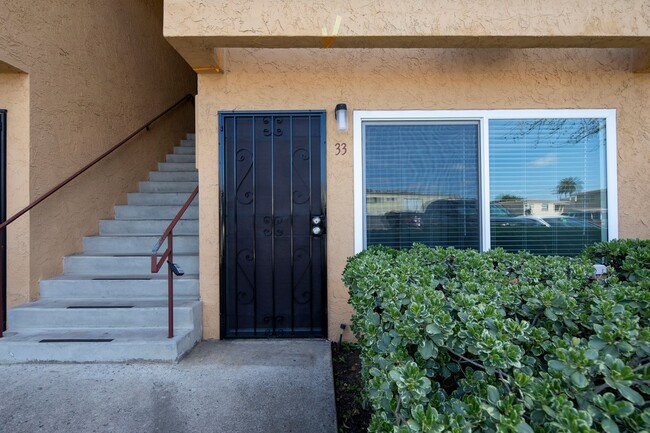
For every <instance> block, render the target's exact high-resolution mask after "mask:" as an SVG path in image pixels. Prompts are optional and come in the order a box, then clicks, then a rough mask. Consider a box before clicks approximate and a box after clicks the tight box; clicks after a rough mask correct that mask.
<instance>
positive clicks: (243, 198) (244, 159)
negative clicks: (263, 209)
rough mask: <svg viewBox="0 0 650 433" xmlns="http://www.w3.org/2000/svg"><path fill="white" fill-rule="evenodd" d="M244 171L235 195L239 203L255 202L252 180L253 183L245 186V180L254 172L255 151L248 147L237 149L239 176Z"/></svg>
mask: <svg viewBox="0 0 650 433" xmlns="http://www.w3.org/2000/svg"><path fill="white" fill-rule="evenodd" d="M242 172H243V173H244V174H243V176H241V178H239V179H238V181H237V190H236V191H235V195H236V197H237V201H238V202H239V203H241V204H251V203H253V197H254V194H253V191H252V190H251V186H252V182H250V184H251V185H249V187H248V188H244V187H243V185H244V182H245V181H246V180H248V179H249V177H251V176H252V172H253V152H251V151H250V150H248V149H240V150H238V151H237V174H238V175H237V177H239V173H242Z"/></svg>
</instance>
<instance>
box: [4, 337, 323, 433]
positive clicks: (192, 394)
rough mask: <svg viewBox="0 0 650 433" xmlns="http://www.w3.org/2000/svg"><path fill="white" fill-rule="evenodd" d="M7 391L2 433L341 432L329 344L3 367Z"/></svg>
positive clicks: (216, 348)
mask: <svg viewBox="0 0 650 433" xmlns="http://www.w3.org/2000/svg"><path fill="white" fill-rule="evenodd" d="M0 392H1V393H2V395H1V396H0V432H12V433H22V432H30V433H31V432H47V433H54V432H66V433H73V432H84V433H90V432H129V433H131V432H175V433H176V432H178V433H181V432H188V433H189V432H193V433H194V432H224V433H226V432H227V433H239V432H242V433H255V432H265V433H275V432H278V433H287V432H296V433H303V432H304V433H320V432H326V433H335V432H336V410H335V403H334V386H333V381H332V361H331V355H330V346H329V343H328V342H326V341H322V340H321V341H319V340H293V341H289V340H264V341H250V340H248V341H242V340H239V341H218V342H203V343H201V344H199V346H197V347H196V348H195V349H194V350H193V351H192V352H191V353H190V355H189V356H188V357H187V358H185V359H184V360H182V361H181V362H180V363H178V364H147V363H141V364H140V363H137V364H22V365H0Z"/></svg>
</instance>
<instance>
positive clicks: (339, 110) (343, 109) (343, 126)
mask: <svg viewBox="0 0 650 433" xmlns="http://www.w3.org/2000/svg"><path fill="white" fill-rule="evenodd" d="M334 117H335V118H336V129H337V130H338V131H341V132H345V131H347V130H348V107H347V105H345V104H337V105H336V108H335V110H334Z"/></svg>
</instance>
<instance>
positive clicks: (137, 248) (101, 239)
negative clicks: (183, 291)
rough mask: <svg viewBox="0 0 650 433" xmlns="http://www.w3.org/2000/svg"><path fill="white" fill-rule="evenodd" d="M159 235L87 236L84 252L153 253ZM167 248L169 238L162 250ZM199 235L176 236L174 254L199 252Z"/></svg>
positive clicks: (84, 241) (116, 253)
mask: <svg viewBox="0 0 650 433" xmlns="http://www.w3.org/2000/svg"><path fill="white" fill-rule="evenodd" d="M159 238H160V237H159V236H87V237H85V238H84V240H83V243H84V254H107V255H108V254H115V255H124V254H135V255H138V254H151V250H152V249H153V246H154V245H155V244H156V242H158V239H159ZM165 248H167V240H165V242H164V243H163V245H162V247H161V248H160V251H164V250H165ZM198 253H199V237H198V235H197V236H174V254H198Z"/></svg>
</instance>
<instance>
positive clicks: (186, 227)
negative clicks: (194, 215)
mask: <svg viewBox="0 0 650 433" xmlns="http://www.w3.org/2000/svg"><path fill="white" fill-rule="evenodd" d="M168 226H169V221H164V220H102V221H100V222H99V234H100V235H131V234H135V235H152V236H157V235H162V233H163V232H164V231H165V230H166V229H167V227H168ZM198 234H199V221H198V220H180V221H179V222H178V223H177V224H176V227H174V235H178V236H182V235H198Z"/></svg>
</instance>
